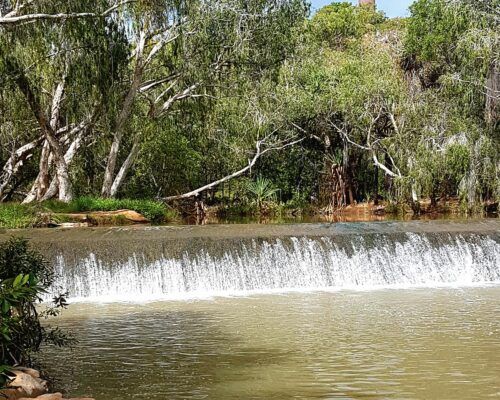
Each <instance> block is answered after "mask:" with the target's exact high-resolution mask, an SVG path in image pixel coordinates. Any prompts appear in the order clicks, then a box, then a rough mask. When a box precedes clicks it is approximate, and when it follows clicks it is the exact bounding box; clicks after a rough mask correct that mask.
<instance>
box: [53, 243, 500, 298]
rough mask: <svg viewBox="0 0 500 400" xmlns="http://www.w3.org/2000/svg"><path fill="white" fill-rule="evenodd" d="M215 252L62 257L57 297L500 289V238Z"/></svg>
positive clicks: (240, 247)
mask: <svg viewBox="0 0 500 400" xmlns="http://www.w3.org/2000/svg"><path fill="white" fill-rule="evenodd" d="M217 246H219V245H218V243H217V241H214V243H213V245H212V246H208V247H207V246H202V247H201V248H198V249H196V248H195V249H194V250H192V251H191V250H190V251H187V250H186V251H184V250H183V252H182V253H181V254H179V255H176V256H173V255H170V256H169V252H168V249H167V250H165V248H164V250H163V251H161V252H159V254H157V255H156V256H155V257H154V258H153V259H151V256H150V255H148V256H146V255H145V254H142V253H141V252H140V251H137V250H134V251H133V253H131V254H130V255H127V256H124V257H121V258H120V259H116V260H113V259H109V257H108V258H102V257H100V256H98V255H96V254H95V253H93V252H89V253H88V254H87V255H86V256H83V257H81V258H79V259H78V260H77V261H72V264H73V265H69V264H68V262H69V261H68V260H67V257H66V256H65V255H64V254H59V255H57V256H56V257H55V268H56V272H57V275H58V280H57V284H56V285H55V286H54V293H55V292H56V291H57V290H60V289H65V290H68V291H69V293H70V297H69V298H70V300H73V301H91V302H92V301H149V300H160V299H182V298H199V297H210V296H219V295H246V294H252V293H256V292H257V293H261V292H276V291H291V290H305V291H313V290H344V289H346V290H371V289H381V288H408V287H436V286H470V285H483V284H494V283H500V241H499V240H498V235H476V234H467V235H465V234H454V235H452V234H439V235H432V234H423V233H401V234H399V235H398V236H397V237H396V238H395V237H392V236H391V237H389V236H386V235H369V236H367V235H349V236H346V237H344V238H339V237H290V238H274V239H273V238H268V239H248V240H241V241H233V242H230V243H229V244H228V243H226V244H225V245H224V246H223V245H222V244H221V245H220V246H219V247H218V248H217ZM215 248H217V251H215V250H214V249H215ZM117 251H118V250H117ZM121 251H122V252H123V250H121Z"/></svg>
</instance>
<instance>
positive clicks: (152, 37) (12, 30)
mask: <svg viewBox="0 0 500 400" xmlns="http://www.w3.org/2000/svg"><path fill="white" fill-rule="evenodd" d="M306 12H307V7H306V4H305V3H304V2H303V1H300V0H252V1H242V0H240V1H238V0H227V1H222V2H221V1H198V0H185V1H177V0H176V1H173V0H154V1H148V2H144V1H134V0H121V1H118V0H115V1H111V0H99V1H97V2H93V1H62V0H61V1H57V0H56V1H48V0H47V1H38V2H33V1H30V0H26V1H24V2H23V1H17V0H16V1H8V0H2V2H1V3H0V32H1V37H0V46H1V47H0V51H1V58H2V68H3V71H4V72H5V75H4V76H3V78H4V79H5V80H6V81H8V82H9V84H10V86H3V89H4V93H5V94H6V95H9V96H12V95H15V96H17V98H19V96H23V97H24V102H25V104H24V107H23V108H22V109H20V110H19V113H20V112H21V111H23V112H24V111H25V110H26V109H27V110H29V111H30V113H31V115H32V117H31V121H29V122H30V123H31V125H29V131H30V132H31V133H30V134H29V135H27V137H26V141H27V143H22V144H20V145H19V147H18V148H16V149H12V150H11V151H10V156H9V157H7V160H6V162H5V165H4V168H3V173H2V182H1V185H0V189H2V190H3V191H5V189H7V188H8V187H9V185H10V183H11V181H12V178H13V177H14V176H15V175H16V174H18V173H19V171H20V170H21V167H22V166H23V165H24V164H25V162H26V160H28V159H32V158H34V156H35V155H37V154H39V171H38V176H37V177H36V179H35V181H34V184H33V185H32V187H31V190H30V191H29V193H28V195H27V197H26V199H25V201H27V202H29V201H33V200H44V199H48V198H51V197H53V196H55V195H56V194H57V195H58V198H59V199H60V200H63V201H68V200H70V199H71V197H72V187H71V179H70V175H71V174H70V164H71V163H72V162H73V160H74V158H75V156H76V154H77V152H78V149H79V148H80V147H81V146H82V144H84V143H85V140H86V139H88V138H89V137H90V136H91V135H93V136H95V134H96V133H98V136H99V137H98V140H97V141H98V142H99V143H103V144H105V143H106V141H107V138H108V137H111V143H109V151H108V156H107V157H106V160H105V168H104V176H103V184H102V190H101V192H102V195H103V196H115V195H116V194H117V192H118V190H119V188H120V187H121V186H122V184H123V182H124V180H125V177H126V176H127V172H128V171H129V169H130V168H131V166H132V165H133V164H134V162H135V160H136V158H137V155H138V152H139V149H140V147H141V145H142V144H143V139H144V137H145V135H144V131H145V130H146V127H147V126H148V125H155V124H156V125H158V121H161V120H162V119H164V118H166V116H167V115H169V113H171V111H172V110H173V109H175V108H177V109H179V107H178V105H177V103H179V102H180V101H181V100H187V99H190V100H192V101H194V100H195V99H201V98H203V99H211V98H214V97H215V96H217V95H218V94H220V93H221V92H222V91H223V90H229V91H231V90H235V88H234V87H229V86H228V85H229V84H228V81H227V79H226V77H231V80H232V81H233V82H234V77H235V76H243V75H245V76H247V77H248V78H249V79H254V80H257V79H260V77H261V76H263V75H264V74H265V73H266V71H269V70H271V69H273V68H276V67H277V66H278V65H279V63H280V62H281V60H282V59H283V58H284V57H285V56H286V54H287V53H288V51H289V50H290V49H291V48H292V47H293V46H292V45H293V43H292V42H293V35H291V31H292V29H293V28H294V27H295V26H296V24H297V23H298V22H301V21H302V20H303V18H304V16H305V15H306ZM13 85H14V86H15V87H16V89H15V90H14V86H13ZM8 101H10V100H7V102H8ZM11 111H12V112H13V113H14V114H15V111H14V110H11ZM11 120H12V119H11ZM132 120H134V121H142V122H140V123H134V124H133V123H131V122H132ZM160 125H161V124H160ZM18 127H19V124H18ZM124 137H126V138H127V140H126V141H125V142H124ZM124 143H130V147H129V148H127V149H125V148H123V146H124ZM51 175H52V177H51ZM11 189H12V188H11ZM2 197H3V196H0V199H1V198H2Z"/></svg>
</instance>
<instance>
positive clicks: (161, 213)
mask: <svg viewBox="0 0 500 400" xmlns="http://www.w3.org/2000/svg"><path fill="white" fill-rule="evenodd" d="M419 208H420V213H419V214H418V215H416V214H415V213H414V211H413V210H412V209H411V208H410V207H409V206H406V205H403V204H392V203H387V202H381V203H379V204H374V203H373V202H372V203H359V204H355V205H352V206H348V207H345V208H342V209H339V210H333V211H332V210H330V209H328V208H325V207H319V206H314V205H305V206H302V207H286V206H284V205H281V204H270V205H268V206H267V207H264V208H262V209H255V207H250V206H248V207H234V206H231V205H229V206H228V205H223V204H215V205H212V206H205V205H202V206H201V207H200V208H199V209H197V208H196V207H186V205H180V204H176V205H174V206H169V205H167V204H165V203H162V202H158V201H154V200H130V199H121V200H117V199H100V198H92V197H82V198H78V199H76V200H74V201H72V202H70V203H67V204H66V203H61V202H55V201H49V202H43V203H37V204H29V205H24V204H18V203H6V204H0V228H4V229H23V228H41V227H63V228H65V227H88V226H124V225H135V224H153V225H170V224H175V225H179V224H185V225H209V224H231V223H259V224H273V223H274V224H279V223H300V222H306V223H307V222H373V221H391V220H397V221H405V220H413V219H418V220H436V219H452V220H453V219H464V218H470V217H472V218H477V217H481V216H488V217H498V204H484V205H483V206H482V207H479V208H478V209H477V210H476V211H475V212H474V213H470V212H468V211H467V210H465V209H464V207H463V206H462V205H461V204H460V202H459V201H458V200H457V199H451V200H447V201H443V202H439V203H438V204H436V205H435V204H432V203H431V202H430V201H429V200H423V201H421V202H420V204H419Z"/></svg>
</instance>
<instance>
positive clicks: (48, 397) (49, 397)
mask: <svg viewBox="0 0 500 400" xmlns="http://www.w3.org/2000/svg"><path fill="white" fill-rule="evenodd" d="M33 399H38V400H63V395H62V393H47V394H42V395H41V396H38V397H26V398H24V397H23V398H21V399H19V400H33Z"/></svg>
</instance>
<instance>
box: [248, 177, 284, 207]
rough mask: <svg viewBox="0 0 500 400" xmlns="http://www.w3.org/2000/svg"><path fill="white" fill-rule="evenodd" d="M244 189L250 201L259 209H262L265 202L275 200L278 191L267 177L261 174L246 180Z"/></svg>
mask: <svg viewBox="0 0 500 400" xmlns="http://www.w3.org/2000/svg"><path fill="white" fill-rule="evenodd" d="M246 190H247V193H248V195H249V197H250V199H251V201H252V202H253V203H254V204H255V206H256V207H257V208H258V209H259V210H262V207H263V206H264V203H265V202H273V201H276V194H277V193H278V191H279V189H278V188H276V187H274V185H273V183H272V182H271V181H270V180H269V179H267V178H263V177H261V176H259V177H257V179H255V180H254V181H248V182H247V184H246Z"/></svg>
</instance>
